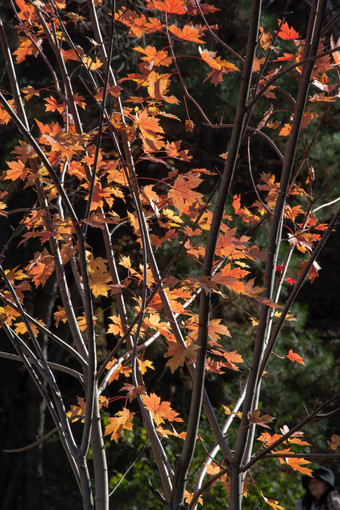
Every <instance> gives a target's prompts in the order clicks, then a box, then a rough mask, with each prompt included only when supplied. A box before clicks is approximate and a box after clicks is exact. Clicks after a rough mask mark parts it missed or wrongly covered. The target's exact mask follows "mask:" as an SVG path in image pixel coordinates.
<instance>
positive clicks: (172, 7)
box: [147, 0, 187, 14]
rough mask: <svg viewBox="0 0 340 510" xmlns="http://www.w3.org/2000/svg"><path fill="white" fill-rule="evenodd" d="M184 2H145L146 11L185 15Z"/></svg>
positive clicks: (168, 0)
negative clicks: (153, 10) (154, 10)
mask: <svg viewBox="0 0 340 510" xmlns="http://www.w3.org/2000/svg"><path fill="white" fill-rule="evenodd" d="M184 3H185V2H184V0H164V1H160V0H147V7H148V9H157V10H158V11H162V12H167V13H168V14H186V12H187V11H186V9H185V7H184Z"/></svg>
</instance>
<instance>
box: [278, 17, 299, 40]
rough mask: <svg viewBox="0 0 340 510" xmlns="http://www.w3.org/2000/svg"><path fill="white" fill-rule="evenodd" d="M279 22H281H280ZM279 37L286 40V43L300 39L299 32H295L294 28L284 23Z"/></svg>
mask: <svg viewBox="0 0 340 510" xmlns="http://www.w3.org/2000/svg"><path fill="white" fill-rule="evenodd" d="M279 22H280V20H279ZM278 36H279V37H280V38H281V39H284V40H285V41H290V40H294V39H299V38H300V34H299V32H296V31H295V30H294V28H291V27H289V26H288V23H283V24H282V25H281V28H280V31H279V33H278Z"/></svg>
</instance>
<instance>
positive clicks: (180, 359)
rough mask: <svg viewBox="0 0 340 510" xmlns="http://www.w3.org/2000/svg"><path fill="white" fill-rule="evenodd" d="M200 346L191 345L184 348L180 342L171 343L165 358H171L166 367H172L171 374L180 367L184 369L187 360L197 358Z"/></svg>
mask: <svg viewBox="0 0 340 510" xmlns="http://www.w3.org/2000/svg"><path fill="white" fill-rule="evenodd" d="M197 349H198V345H195V344H190V345H189V346H188V347H184V346H183V345H181V344H179V343H178V342H171V343H170V344H169V346H168V350H167V352H166V353H165V354H164V357H165V358H170V359H169V360H168V361H167V362H166V365H165V366H167V367H170V370H171V373H172V374H173V373H174V372H175V370H177V368H178V367H182V366H183V365H184V362H185V360H186V359H193V358H195V355H196V351H197Z"/></svg>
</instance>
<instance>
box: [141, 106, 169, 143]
mask: <svg viewBox="0 0 340 510" xmlns="http://www.w3.org/2000/svg"><path fill="white" fill-rule="evenodd" d="M136 124H137V126H138V127H139V129H140V132H141V135H142V137H144V138H148V139H150V140H156V139H157V135H156V133H164V131H163V128H162V127H161V126H160V125H159V119H157V118H156V117H152V116H151V115H148V112H147V110H146V109H145V110H142V111H141V112H140V113H139V114H138V115H137V116H136Z"/></svg>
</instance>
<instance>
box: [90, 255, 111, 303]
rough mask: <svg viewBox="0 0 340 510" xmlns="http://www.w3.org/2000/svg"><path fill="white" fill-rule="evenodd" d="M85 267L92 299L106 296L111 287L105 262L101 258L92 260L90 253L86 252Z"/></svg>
mask: <svg viewBox="0 0 340 510" xmlns="http://www.w3.org/2000/svg"><path fill="white" fill-rule="evenodd" d="M86 258H87V267H88V273H89V278H90V285H91V290H92V293H93V295H94V297H98V296H105V297H107V296H108V291H109V290H110V289H111V286H110V285H108V282H110V281H111V276H110V275H109V273H108V269H107V262H106V261H105V259H103V258H102V257H97V258H94V257H93V255H92V253H90V252H86Z"/></svg>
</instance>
